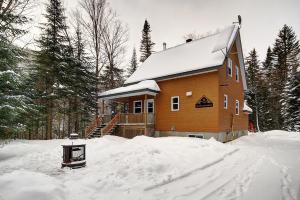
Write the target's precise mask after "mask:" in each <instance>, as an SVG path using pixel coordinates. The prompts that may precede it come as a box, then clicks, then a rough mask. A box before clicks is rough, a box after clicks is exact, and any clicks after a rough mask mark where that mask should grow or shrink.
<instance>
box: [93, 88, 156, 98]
mask: <svg viewBox="0 0 300 200" xmlns="http://www.w3.org/2000/svg"><path fill="white" fill-rule="evenodd" d="M158 93H159V91H155V90H151V89H140V90H134V91H128V92H120V93H115V94H108V95H101V94H100V95H99V96H98V98H99V99H103V100H111V99H120V98H124V97H133V96H141V95H151V96H156V95H157V94H158Z"/></svg>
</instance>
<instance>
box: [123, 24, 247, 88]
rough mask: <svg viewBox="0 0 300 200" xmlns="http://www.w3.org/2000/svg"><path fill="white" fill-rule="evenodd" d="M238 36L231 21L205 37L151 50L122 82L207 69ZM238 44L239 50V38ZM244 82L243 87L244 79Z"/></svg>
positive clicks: (222, 58)
mask: <svg viewBox="0 0 300 200" xmlns="http://www.w3.org/2000/svg"><path fill="white" fill-rule="evenodd" d="M237 37H238V40H240V37H239V27H238V25H231V26H229V27H227V28H225V29H223V30H221V31H219V32H217V33H214V34H212V35H209V36H206V37H204V38H201V39H198V40H194V41H192V42H189V43H184V44H181V45H178V46H175V47H171V48H169V49H167V50H164V51H160V52H157V53H153V54H152V55H151V56H150V57H149V58H148V59H147V60H146V61H145V62H144V63H143V64H142V65H141V66H140V67H138V68H137V70H136V71H135V72H134V73H133V74H132V75H131V76H130V77H129V78H128V79H127V80H126V81H125V84H126V85H128V84H133V83H137V82H139V81H143V80H148V79H154V80H158V79H163V78H167V77H169V76H172V75H175V76H176V75H180V74H185V73H188V72H201V71H207V70H211V69H213V68H214V67H219V66H221V65H223V63H224V61H225V58H226V55H227V53H228V52H229V50H230V48H231V47H232V45H233V43H234V42H235V41H236V38H237ZM237 46H238V47H240V53H241V44H240V41H239V45H237ZM239 57H240V58H239V60H240V63H241V68H242V70H241V72H242V76H243V74H244V71H245V70H243V68H244V61H243V58H242V55H241V56H239ZM243 78H244V77H243ZM243 85H244V89H246V82H245V81H244V80H243Z"/></svg>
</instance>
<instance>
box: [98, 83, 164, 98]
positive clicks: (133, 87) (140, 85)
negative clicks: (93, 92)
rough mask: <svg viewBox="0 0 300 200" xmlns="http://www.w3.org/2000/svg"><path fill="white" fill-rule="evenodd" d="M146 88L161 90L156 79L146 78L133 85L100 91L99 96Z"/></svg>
mask: <svg viewBox="0 0 300 200" xmlns="http://www.w3.org/2000/svg"><path fill="white" fill-rule="evenodd" d="M146 89H149V90H153V91H156V92H160V88H159V86H158V85H157V83H156V82H155V81H154V80H144V81H140V82H138V83H136V84H133V85H129V86H123V87H118V88H115V89H111V90H108V91H105V92H101V93H99V97H101V96H108V95H114V94H120V93H125V92H133V91H137V90H146Z"/></svg>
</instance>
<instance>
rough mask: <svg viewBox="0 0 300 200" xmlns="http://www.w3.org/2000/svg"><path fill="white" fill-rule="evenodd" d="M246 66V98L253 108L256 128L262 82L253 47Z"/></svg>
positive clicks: (253, 119) (251, 117)
mask: <svg viewBox="0 0 300 200" xmlns="http://www.w3.org/2000/svg"><path fill="white" fill-rule="evenodd" d="M246 67H247V72H246V73H247V83H248V91H247V93H246V99H247V103H248V105H249V106H250V107H251V108H252V109H253V114H251V115H250V117H249V118H250V120H251V121H253V122H256V128H257V129H258V128H259V127H257V125H258V110H259V106H258V99H257V98H258V94H257V91H258V85H259V82H260V76H261V72H260V69H259V60H258V55H257V53H256V50H255V49H253V50H252V51H250V53H249V56H248V57H247V58H246Z"/></svg>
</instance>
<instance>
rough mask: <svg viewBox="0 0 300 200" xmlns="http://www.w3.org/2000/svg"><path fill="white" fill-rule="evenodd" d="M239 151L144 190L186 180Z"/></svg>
mask: <svg viewBox="0 0 300 200" xmlns="http://www.w3.org/2000/svg"><path fill="white" fill-rule="evenodd" d="M237 151H239V149H234V150H233V151H230V152H228V153H226V154H225V155H223V156H222V157H221V158H219V159H217V160H215V161H213V162H210V163H207V164H205V165H203V166H201V167H198V168H196V169H193V170H191V171H189V172H186V173H184V174H182V175H181V176H177V177H175V178H172V179H169V180H166V181H163V182H161V183H158V184H155V185H152V186H148V187H146V188H145V189H144V191H149V190H152V189H155V188H158V187H161V186H164V185H167V184H170V183H172V182H175V181H178V180H181V179H183V178H186V177H188V176H191V175H193V174H194V173H195V172H197V171H201V170H205V169H206V168H209V167H211V166H213V165H215V164H217V163H219V162H221V161H223V160H224V159H225V158H226V157H227V156H230V155H232V154H234V153H235V152H237Z"/></svg>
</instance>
